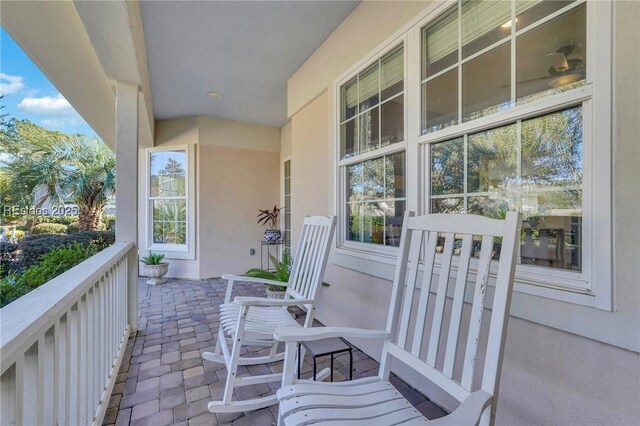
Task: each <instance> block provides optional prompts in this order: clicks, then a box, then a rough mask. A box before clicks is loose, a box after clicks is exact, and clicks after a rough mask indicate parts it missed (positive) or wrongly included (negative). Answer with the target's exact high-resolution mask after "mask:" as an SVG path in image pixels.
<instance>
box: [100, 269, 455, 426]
mask: <svg viewBox="0 0 640 426" xmlns="http://www.w3.org/2000/svg"><path fill="white" fill-rule="evenodd" d="M225 291H226V283H225V282H224V281H223V280H221V279H211V280H205V281H186V280H169V282H167V283H165V284H162V285H159V286H149V285H147V284H146V279H143V278H141V279H140V280H139V293H138V301H139V306H140V311H139V315H140V317H139V322H138V327H139V331H138V333H137V335H136V336H135V337H132V338H130V339H129V342H128V344H127V349H126V352H125V355H124V359H123V361H122V367H121V368H120V373H119V374H118V377H117V380H116V385H115V386H114V389H113V392H112V395H111V399H110V401H109V405H108V409H107V413H106V415H105V418H104V424H105V425H110V424H116V425H127V424H130V425H136V426H138V425H150V426H162V425H173V424H175V425H188V426H195V425H218V424H233V425H252V426H253V425H272V424H275V422H276V420H275V415H276V414H277V407H276V406H274V407H270V408H265V409H262V410H257V411H253V412H247V413H237V414H217V415H216V414H213V413H210V412H208V410H207V403H208V402H209V401H211V400H212V399H217V400H219V399H222V389H223V386H224V381H225V378H226V369H225V368H224V366H223V365H221V364H214V363H211V362H208V361H203V360H202V358H201V354H202V352H205V351H213V348H214V345H215V337H214V336H216V334H217V332H218V325H219V322H218V306H219V305H220V304H221V303H222V301H223V299H224V293H225ZM235 291H236V292H237V293H236V295H238V296H240V295H242V296H264V295H265V292H264V288H263V287H262V286H261V285H252V284H245V285H236V290H235ZM309 361H310V360H309V359H308V357H307V359H305V361H304V363H303V367H302V373H303V374H304V376H303V377H309V376H310V375H311V370H312V367H311V364H310V362H309ZM328 366H329V360H328V359H327V360H322V361H320V360H319V362H318V371H320V370H321V369H322V368H324V367H328ZM334 369H335V370H334V373H333V374H334V380H336V381H338V380H344V379H345V377H348V376H349V357H348V355H346V354H345V355H342V356H337V357H336V358H335V364H334ZM281 370H282V364H281V363H274V364H270V365H256V366H249V367H239V369H238V374H239V375H240V376H242V375H244V374H264V373H267V372H268V371H272V372H279V371H281ZM353 370H354V371H353V378H354V379H357V378H359V377H365V376H370V375H375V374H376V373H377V371H378V363H377V362H376V361H374V360H373V359H371V358H369V357H368V356H367V355H365V354H364V353H363V352H361V351H359V350H357V349H355V348H354V351H353ZM391 380H392V382H393V383H394V385H395V386H396V387H397V388H398V390H399V391H400V392H402V393H403V394H404V395H405V397H407V398H408V399H409V401H411V402H412V403H413V404H414V405H415V407H416V408H417V409H418V410H420V411H421V412H422V413H423V414H425V416H427V417H428V418H432V419H433V418H437V417H441V416H443V415H444V414H445V413H444V412H443V411H442V410H441V409H440V408H439V407H437V406H436V405H435V404H433V403H432V402H431V401H429V400H428V399H426V398H425V397H424V396H423V395H422V394H420V393H419V392H417V391H416V390H414V389H412V388H411V387H409V386H408V385H407V384H406V383H404V382H403V381H401V380H400V379H399V378H397V377H395V376H393V375H392V378H391ZM278 386H279V384H278V383H271V384H268V385H267V384H261V385H256V386H246V387H242V388H239V389H237V390H236V394H237V395H236V396H237V397H238V398H239V399H248V398H253V397H256V396H261V395H266V394H269V393H273V392H274V391H275V389H277V387H278Z"/></svg>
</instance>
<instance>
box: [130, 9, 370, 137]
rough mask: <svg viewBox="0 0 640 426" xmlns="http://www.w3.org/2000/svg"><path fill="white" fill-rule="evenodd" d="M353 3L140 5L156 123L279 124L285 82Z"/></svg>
mask: <svg viewBox="0 0 640 426" xmlns="http://www.w3.org/2000/svg"><path fill="white" fill-rule="evenodd" d="M358 3H359V1H255V2H254V1H209V2H179V1H169V2H152V1H145V2H140V4H141V11H142V23H143V27H144V33H145V42H146V49H147V59H148V66H149V77H150V79H151V91H152V95H153V106H154V111H155V116H156V118H158V119H167V118H176V117H184V116H191V115H205V116H212V117H219V118H224V119H229V120H238V121H244V122H250V123H258V124H266V125H271V126H282V125H284V124H285V123H286V121H287V117H286V104H287V80H288V79H289V77H290V76H291V75H292V74H293V73H294V72H295V71H296V70H297V69H298V68H299V67H300V66H301V65H302V64H303V63H304V62H305V60H306V59H307V58H308V57H309V56H310V55H311V54H312V53H313V52H314V51H315V50H316V48H318V47H319V46H320V44H322V42H323V41H324V40H325V39H326V38H327V37H328V36H329V35H330V34H331V33H332V32H333V30H334V29H335V28H336V27H337V26H338V25H339V24H340V23H341V22H342V21H343V20H344V19H345V18H346V17H347V16H348V15H349V13H351V11H352V10H353V9H354V8H355V7H356V6H357V5H358ZM209 90H213V91H217V92H220V93H222V95H223V98H222V99H219V100H214V99H210V98H209V97H208V96H207V91H209Z"/></svg>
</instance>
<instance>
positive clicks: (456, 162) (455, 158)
mask: <svg viewBox="0 0 640 426" xmlns="http://www.w3.org/2000/svg"><path fill="white" fill-rule="evenodd" d="M463 192H464V139H462V138H459V139H454V140H451V141H446V142H439V143H433V144H431V195H442V194H461V193H463Z"/></svg>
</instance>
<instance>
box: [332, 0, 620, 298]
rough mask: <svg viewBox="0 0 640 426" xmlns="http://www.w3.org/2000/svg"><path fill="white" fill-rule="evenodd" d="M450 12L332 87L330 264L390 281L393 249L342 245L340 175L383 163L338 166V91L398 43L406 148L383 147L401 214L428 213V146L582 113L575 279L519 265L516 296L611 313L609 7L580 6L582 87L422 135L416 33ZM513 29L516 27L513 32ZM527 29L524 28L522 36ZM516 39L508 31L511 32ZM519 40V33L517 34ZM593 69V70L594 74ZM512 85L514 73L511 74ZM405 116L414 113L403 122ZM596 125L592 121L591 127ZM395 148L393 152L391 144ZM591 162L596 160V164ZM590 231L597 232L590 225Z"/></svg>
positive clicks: (408, 31)
mask: <svg viewBox="0 0 640 426" xmlns="http://www.w3.org/2000/svg"><path fill="white" fill-rule="evenodd" d="M582 3H586V1H585V0H578V1H576V2H575V3H571V4H570V5H569V6H565V7H563V8H562V9H560V10H559V11H557V12H554V13H553V14H551V15H549V16H548V17H545V18H543V20H541V21H539V22H538V23H536V25H539V24H540V23H541V22H545V21H547V20H549V19H552V18H553V17H555V16H558V15H560V14H562V13H564V12H565V11H567V10H568V9H570V8H573V7H575V6H577V5H579V4H582ZM454 4H455V2H453V1H440V2H437V3H434V4H432V5H430V6H428V7H427V8H426V9H425V10H424V11H423V13H421V14H420V15H419V16H417V17H415V18H414V19H413V20H411V21H410V22H408V23H407V24H406V25H405V26H403V27H402V28H400V29H399V30H398V31H397V32H396V33H395V34H393V35H392V36H391V37H389V38H388V39H387V40H386V41H385V42H383V43H382V44H381V45H380V46H378V47H377V48H376V49H374V50H373V51H372V52H371V53H370V54H369V55H367V56H366V57H365V58H363V59H362V60H361V61H359V62H358V63H357V64H355V65H354V66H353V67H352V68H350V69H349V70H347V71H346V72H345V73H344V74H343V75H341V76H340V77H338V78H337V79H336V80H335V81H334V84H333V97H334V102H333V105H332V107H333V111H332V115H331V120H332V122H333V123H334V124H335V125H334V126H332V127H333V130H334V132H335V133H334V141H335V152H334V155H335V157H334V158H335V159H336V161H335V162H334V165H335V166H334V167H335V170H334V171H335V173H334V176H335V177H336V178H335V194H336V197H335V210H334V212H335V214H337V215H338V217H339V218H340V224H339V229H338V232H337V237H338V238H337V239H336V250H335V254H334V256H333V257H332V261H333V263H335V264H337V265H340V266H343V267H348V268H352V269H356V270H360V271H362V272H366V273H368V274H373V275H376V276H379V277H382V278H390V277H392V274H393V270H392V267H393V266H392V265H393V264H394V261H395V257H396V256H397V249H396V248H394V247H388V246H385V247H380V246H377V245H375V244H366V243H356V242H351V241H346V238H345V237H346V236H345V233H346V224H345V220H346V218H344V214H343V212H344V211H345V205H346V198H345V197H346V195H345V191H346V188H345V177H346V176H345V172H344V167H342V166H344V165H346V164H349V163H352V162H359V161H363V160H366V159H367V158H373V157H378V156H380V155H382V154H383V153H384V152H383V150H377V151H375V152H373V153H366V154H362V155H359V156H354V157H351V158H348V159H345V160H340V158H341V151H340V149H341V140H340V137H341V132H340V118H339V114H340V88H341V86H342V85H344V84H345V83H346V82H348V81H349V80H350V79H351V78H353V76H354V75H355V74H357V73H358V72H360V71H362V70H364V69H365V68H366V66H367V65H369V64H370V63H371V61H373V60H375V59H376V58H378V57H380V56H382V55H384V54H385V52H388V51H390V50H391V49H393V48H394V47H395V46H397V45H398V43H399V42H401V41H402V42H404V49H405V80H404V82H405V88H404V90H405V92H404V93H405V105H404V106H405V141H406V142H405V143H404V144H405V146H404V147H400V146H398V147H393V148H390V147H389V146H388V147H385V149H389V152H392V151H395V150H396V148H397V150H402V149H404V150H405V152H406V167H407V171H406V178H405V179H406V182H405V185H406V189H405V190H406V195H407V203H406V206H407V207H406V208H407V210H412V211H417V212H418V213H419V214H422V213H426V212H428V211H429V210H428V209H429V201H430V198H429V192H428V191H429V187H430V185H429V179H430V176H428V174H429V164H430V163H429V158H428V156H429V152H428V151H429V150H428V143H430V142H436V141H442V140H447V139H451V138H453V137H454V136H455V135H459V134H463V133H468V132H476V131H480V130H482V129H488V128H495V127H498V126H500V125H501V124H509V123H512V122H515V121H516V120H518V119H526V118H531V117H536V116H540V115H544V114H545V113H550V112H553V111H558V110H561V109H563V108H564V107H570V106H576V105H582V107H583V129H584V130H583V188H582V190H583V216H582V220H583V222H582V227H583V228H582V232H583V246H582V251H583V253H582V271H580V272H574V271H567V270H561V269H554V268H543V267H536V266H531V265H518V267H517V269H516V284H515V291H517V292H520V293H524V294H529V295H534V296H539V297H544V298H549V299H553V300H560V301H564V302H569V303H574V304H579V305H585V306H591V307H595V308H598V309H603V310H614V309H615V306H614V301H613V294H614V284H613V241H612V230H613V226H612V210H613V207H612V193H613V187H612V178H611V173H612V118H611V117H612V109H613V104H612V91H611V90H612V89H611V85H612V58H611V51H612V46H613V45H612V39H613V38H612V3H611V2H610V1H593V2H591V1H589V2H588V5H587V58H588V59H587V81H586V84H585V85H584V86H581V87H579V88H576V89H573V90H571V91H567V92H564V93H560V94H556V95H551V96H548V97H545V98H542V99H540V100H537V101H532V102H528V103H525V104H523V105H517V106H513V107H512V108H511V109H509V110H508V111H505V112H502V113H497V114H493V115H489V116H486V117H482V118H478V119H475V120H472V121H468V122H465V123H461V124H457V125H454V126H451V127H447V128H444V129H442V130H439V131H437V132H432V133H427V134H425V135H422V134H421V133H422V132H421V124H422V121H421V120H422V117H421V108H422V106H421V101H420V93H421V92H420V89H421V69H420V64H421V57H420V55H421V41H422V40H421V36H422V31H421V30H422V28H423V27H424V26H426V25H427V24H428V23H429V22H431V21H432V20H434V19H436V18H438V17H439V16H440V15H441V14H442V13H443V12H445V11H446V10H448V9H449V8H450V7H452V6H453V5H454ZM514 27H515V26H514ZM528 28H529V27H527V29H528ZM513 31H514V32H515V28H514V29H513ZM518 33H520V31H519V32H518ZM596 64H597V66H596ZM512 78H513V70H512ZM409 111H413V113H412V114H409ZM594 117H597V119H594ZM396 145H400V144H396ZM596 159H597V160H596ZM596 224H597V225H596Z"/></svg>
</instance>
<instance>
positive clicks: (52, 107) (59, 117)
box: [18, 94, 82, 129]
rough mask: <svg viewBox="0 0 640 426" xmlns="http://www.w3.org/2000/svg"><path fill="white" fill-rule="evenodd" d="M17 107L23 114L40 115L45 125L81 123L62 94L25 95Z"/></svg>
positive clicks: (54, 126)
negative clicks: (39, 96) (38, 96)
mask: <svg viewBox="0 0 640 426" xmlns="http://www.w3.org/2000/svg"><path fill="white" fill-rule="evenodd" d="M18 109H19V110H20V111H22V112H23V113H25V114H29V115H32V116H38V117H41V120H40V123H41V124H42V125H43V126H45V127H50V128H57V129H62V128H64V127H65V126H77V125H79V124H82V118H81V117H80V115H79V114H78V113H77V112H76V110H75V109H73V107H72V106H71V104H70V103H69V101H67V100H66V99H65V98H64V96H62V95H61V94H58V95H57V96H43V97H41V98H37V97H27V98H24V99H23V100H21V101H20V103H19V104H18Z"/></svg>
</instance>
